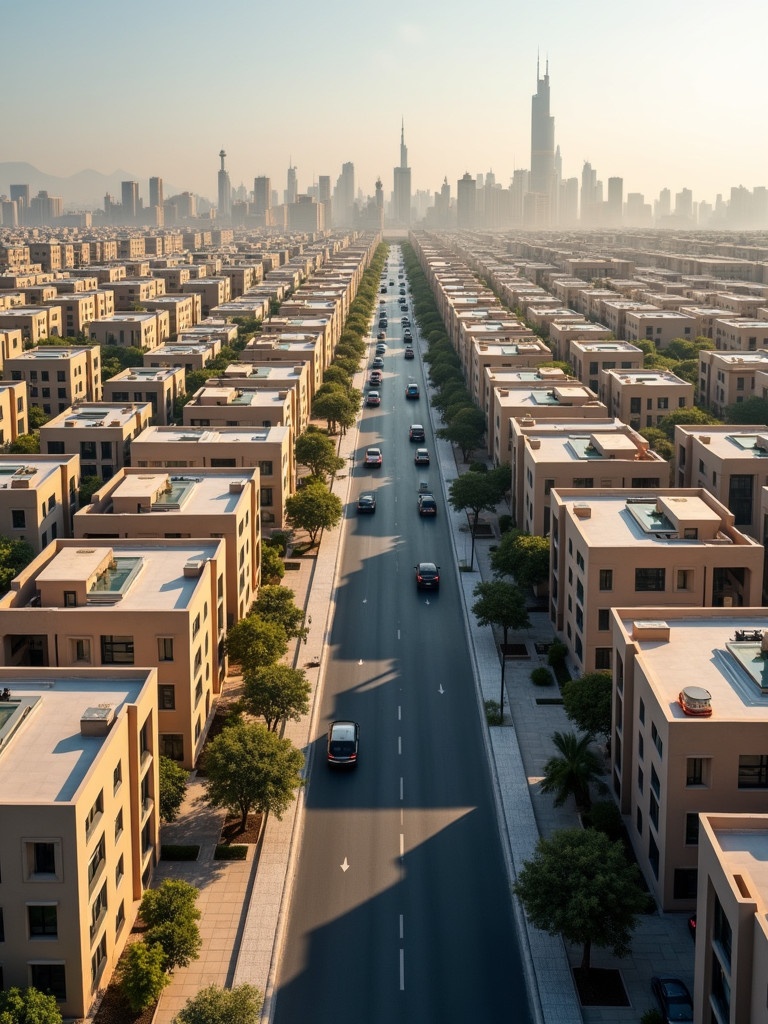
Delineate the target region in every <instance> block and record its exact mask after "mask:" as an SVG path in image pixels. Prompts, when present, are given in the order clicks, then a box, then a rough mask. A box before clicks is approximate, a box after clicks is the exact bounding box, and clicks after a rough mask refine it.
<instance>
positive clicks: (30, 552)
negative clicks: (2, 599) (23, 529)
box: [0, 536, 35, 594]
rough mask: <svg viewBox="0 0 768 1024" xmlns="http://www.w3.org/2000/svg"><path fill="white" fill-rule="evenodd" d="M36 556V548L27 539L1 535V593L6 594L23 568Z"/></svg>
mask: <svg viewBox="0 0 768 1024" xmlns="http://www.w3.org/2000/svg"><path fill="white" fill-rule="evenodd" d="M34 557H35V549H34V548H33V547H32V545H31V544H29V543H27V541H25V540H11V539H10V538H9V537H2V536H0V594H5V593H6V591H7V590H8V588H9V587H10V585H11V581H12V580H14V579H15V578H16V577H17V576H18V575H19V573H20V572H21V570H22V569H25V568H26V567H27V566H28V565H29V563H30V562H31V561H32V559H33V558H34Z"/></svg>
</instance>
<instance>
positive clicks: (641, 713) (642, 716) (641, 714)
mask: <svg viewBox="0 0 768 1024" xmlns="http://www.w3.org/2000/svg"><path fill="white" fill-rule="evenodd" d="M637 717H638V718H639V719H640V722H641V724H643V725H645V701H644V700H643V698H642V697H641V698H640V705H639V709H638V713H637Z"/></svg>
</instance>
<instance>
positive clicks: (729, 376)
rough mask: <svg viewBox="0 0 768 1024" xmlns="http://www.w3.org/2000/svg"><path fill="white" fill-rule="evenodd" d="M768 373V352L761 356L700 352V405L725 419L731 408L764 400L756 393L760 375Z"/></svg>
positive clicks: (759, 353) (762, 353)
mask: <svg viewBox="0 0 768 1024" xmlns="http://www.w3.org/2000/svg"><path fill="white" fill-rule="evenodd" d="M766 370H768V349H759V350H758V351H757V352H717V351H714V352H713V351H707V350H704V349H702V350H701V351H700V352H699V391H698V400H699V404H700V405H706V406H707V407H708V408H709V410H710V411H711V412H712V414H713V415H714V416H717V417H720V418H722V417H723V416H724V415H725V410H726V409H727V408H728V406H729V405H737V404H738V403H740V402H745V401H746V400H747V399H749V398H755V397H761V396H760V394H759V393H758V392H757V391H756V386H757V385H756V380H757V374H758V373H759V372H760V371H766Z"/></svg>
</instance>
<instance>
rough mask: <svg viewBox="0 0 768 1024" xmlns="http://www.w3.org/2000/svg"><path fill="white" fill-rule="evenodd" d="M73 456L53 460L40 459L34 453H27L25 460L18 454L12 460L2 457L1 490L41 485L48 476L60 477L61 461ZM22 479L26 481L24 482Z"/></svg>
mask: <svg viewBox="0 0 768 1024" xmlns="http://www.w3.org/2000/svg"><path fill="white" fill-rule="evenodd" d="M71 457H72V456H69V455H63V456H61V459H60V461H51V462H48V461H46V462H42V461H39V460H37V459H36V458H35V456H34V455H27V456H26V457H25V458H24V460H23V461H22V460H21V459H20V458H19V457H18V456H11V461H5V460H3V459H0V490H6V489H7V490H9V491H10V490H16V488H17V487H22V486H24V487H27V488H29V489H34V488H35V487H39V486H40V485H41V484H42V483H43V481H44V480H47V479H48V477H51V476H55V477H58V476H59V473H60V470H61V463H62V462H64V461H66V460H67V459H69V458H71ZM5 458H6V459H7V458H8V456H6V457H5ZM20 481H24V484H21V483H20Z"/></svg>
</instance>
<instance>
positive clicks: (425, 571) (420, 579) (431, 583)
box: [414, 562, 440, 590]
mask: <svg viewBox="0 0 768 1024" xmlns="http://www.w3.org/2000/svg"><path fill="white" fill-rule="evenodd" d="M414 569H415V570H416V589H417V590H439V589H440V566H439V565H435V563H434V562H419V563H418V565H414Z"/></svg>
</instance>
